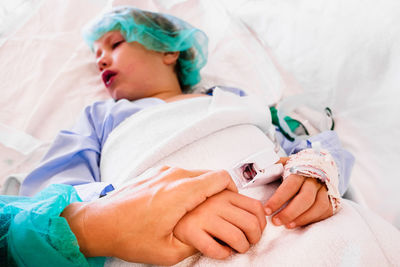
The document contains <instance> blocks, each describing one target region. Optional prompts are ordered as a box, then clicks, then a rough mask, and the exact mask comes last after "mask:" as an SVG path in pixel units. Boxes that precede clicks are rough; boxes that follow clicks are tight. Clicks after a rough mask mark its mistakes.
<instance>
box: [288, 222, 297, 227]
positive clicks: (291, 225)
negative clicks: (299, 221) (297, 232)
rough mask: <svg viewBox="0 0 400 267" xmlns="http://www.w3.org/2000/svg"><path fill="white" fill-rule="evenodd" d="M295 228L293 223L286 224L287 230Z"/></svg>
mask: <svg viewBox="0 0 400 267" xmlns="http://www.w3.org/2000/svg"><path fill="white" fill-rule="evenodd" d="M295 227H296V223H295V222H291V223H289V224H288V228H295Z"/></svg>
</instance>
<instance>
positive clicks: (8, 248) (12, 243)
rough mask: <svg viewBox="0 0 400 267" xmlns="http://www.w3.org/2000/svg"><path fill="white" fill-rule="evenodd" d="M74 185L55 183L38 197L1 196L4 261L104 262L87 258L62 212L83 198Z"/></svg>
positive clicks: (60, 264) (0, 244)
mask: <svg viewBox="0 0 400 267" xmlns="http://www.w3.org/2000/svg"><path fill="white" fill-rule="evenodd" d="M80 201H81V199H80V198H79V196H78V194H77V192H76V191H75V189H74V188H73V187H72V186H69V185H58V184H54V185H51V186H49V187H47V188H46V189H44V190H43V191H41V192H39V193H38V194H37V195H36V196H34V197H19V196H0V261H1V262H7V266H32V267H34V266H38V267H39V266H41V267H42V266H57V267H64V266H65V267H67V266H103V265H104V262H105V258H92V259H86V258H85V256H84V255H83V254H82V253H81V252H80V251H79V246H78V242H77V240H76V238H75V235H74V234H73V233H72V231H71V230H70V228H69V226H68V223H67V221H66V220H65V218H63V217H60V216H59V215H60V214H61V212H62V211H63V210H64V208H65V207H66V206H68V205H69V204H70V203H73V202H80Z"/></svg>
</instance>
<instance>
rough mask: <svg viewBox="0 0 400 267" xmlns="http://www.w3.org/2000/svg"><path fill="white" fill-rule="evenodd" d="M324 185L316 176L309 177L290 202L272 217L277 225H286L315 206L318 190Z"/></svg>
mask: <svg viewBox="0 0 400 267" xmlns="http://www.w3.org/2000/svg"><path fill="white" fill-rule="evenodd" d="M321 187H322V185H321V184H320V183H319V182H318V181H317V180H316V179H314V178H307V179H306V180H305V182H304V183H303V185H302V187H301V189H300V192H299V193H298V194H297V196H296V197H295V198H294V199H293V200H292V201H290V203H289V204H288V205H287V206H286V207H285V208H284V209H283V210H282V211H280V212H279V213H278V214H277V215H275V216H274V217H273V219H272V222H273V223H274V224H275V225H285V224H288V223H290V222H292V221H293V220H294V219H295V218H297V217H298V216H300V215H301V214H303V213H304V212H305V211H307V210H308V209H309V208H310V207H312V206H313V204H314V202H315V199H316V196H317V193H318V190H319V189H320V188H321Z"/></svg>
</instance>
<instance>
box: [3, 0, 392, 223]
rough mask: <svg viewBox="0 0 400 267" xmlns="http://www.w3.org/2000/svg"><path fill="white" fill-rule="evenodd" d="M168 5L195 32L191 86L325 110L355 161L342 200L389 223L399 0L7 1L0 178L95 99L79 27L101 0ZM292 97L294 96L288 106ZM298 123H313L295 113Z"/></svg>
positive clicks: (105, 4)
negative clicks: (200, 45) (200, 42)
mask: <svg viewBox="0 0 400 267" xmlns="http://www.w3.org/2000/svg"><path fill="white" fill-rule="evenodd" d="M124 4H132V5H135V6H137V7H139V8H143V9H149V10H153V11H161V12H167V13H170V14H173V15H176V16H178V17H181V18H183V19H184V20H187V21H189V22H190V23H191V24H193V25H195V26H197V27H199V28H201V29H202V30H204V31H205V32H206V33H207V35H208V36H209V38H210V43H209V60H208V63H207V65H206V67H205V68H204V70H203V71H202V77H203V81H202V82H201V83H200V84H199V85H198V86H197V89H198V90H201V89H202V88H207V87H210V86H213V85H229V86H234V87H239V88H242V89H244V90H246V91H247V92H248V93H249V94H255V95H258V96H260V97H262V98H264V99H266V100H267V101H268V102H269V104H270V105H273V104H277V105H278V108H279V107H280V108H281V110H282V112H284V113H285V112H286V113H285V115H293V114H294V115H299V113H296V109H295V108H299V107H300V106H307V107H312V108H313V110H314V111H315V110H316V111H317V112H320V113H321V112H322V110H324V108H326V107H329V108H330V110H331V111H332V117H333V119H334V122H335V130H336V131H337V133H338V134H339V137H340V139H341V141H342V144H343V146H344V147H345V148H346V149H348V150H349V151H350V152H352V153H353V155H354V156H355V158H356V163H355V166H354V168H353V172H352V177H351V183H350V189H349V190H348V192H347V193H346V197H347V198H349V199H352V200H353V201H355V202H357V203H358V204H359V205H361V206H364V207H366V208H368V209H370V210H371V212H373V213H376V214H378V215H379V216H381V217H382V218H384V219H385V220H386V221H388V222H389V223H391V224H392V225H394V226H396V227H397V228H400V196H399V194H398V191H399V190H400V175H399V171H398V169H397V166H398V162H400V156H399V153H398V151H400V142H399V141H398V138H400V118H399V116H400V105H399V104H398V103H397V102H398V99H399V96H400V93H399V90H398V89H399V84H400V75H399V72H400V16H399V14H400V2H398V1H396V0H383V1H379V2H377V1H372V0H365V1H361V0H346V1H345V0H338V1H330V2H326V1H317V0H299V1H289V0H280V1H278V0H266V1H256V0H253V1H245V0H237V1H228V0H220V1H207V0H169V1H167V0H165V1H163V0H146V1H143V0H142V1H139V0H70V1H62V0H8V1H5V2H3V3H2V4H1V5H2V6H0V58H1V65H0V73H1V77H2V80H1V92H2V97H1V99H0V101H1V109H0V157H1V160H0V166H1V167H0V184H1V185H2V187H1V192H2V193H3V194H16V193H18V185H19V183H20V182H21V181H22V180H23V179H24V177H25V175H26V173H27V172H29V171H30V170H31V169H32V168H33V167H34V166H35V165H36V164H37V163H38V161H39V160H40V158H41V157H42V156H43V155H44V153H45V152H46V150H47V149H48V147H49V145H50V143H51V141H52V139H53V138H54V136H55V134H56V133H57V131H58V130H60V129H65V128H69V127H70V126H71V125H72V124H73V123H74V120H75V119H76V118H77V116H78V114H79V113H80V111H81V110H82V109H83V108H84V107H85V106H86V105H88V104H90V103H92V102H94V101H96V100H102V99H106V98H107V97H108V96H107V95H106V92H105V90H103V86H102V83H101V80H100V79H99V75H98V72H97V69H96V66H95V64H94V56H93V55H92V54H91V52H90V50H89V48H88V47H87V46H86V44H84V42H83V40H82V38H81V34H80V30H81V27H82V26H83V25H84V24H85V23H86V22H87V21H88V20H90V19H91V18H93V17H94V16H95V15H97V14H98V13H99V12H102V11H104V10H107V9H109V8H110V7H112V6H116V5H124ZM294 100H296V101H294ZM299 116H300V117H301V120H302V122H304V123H310V124H314V126H315V125H316V126H315V127H314V128H316V130H317V131H318V128H321V127H322V128H323V126H320V125H319V123H320V120H317V121H316V122H315V121H313V118H315V117H314V116H310V115H309V114H307V112H306V113H303V114H300V115H299Z"/></svg>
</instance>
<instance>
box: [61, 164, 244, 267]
mask: <svg viewBox="0 0 400 267" xmlns="http://www.w3.org/2000/svg"><path fill="white" fill-rule="evenodd" d="M225 189H228V190H231V191H233V192H237V188H236V186H235V184H234V183H233V181H232V179H231V178H230V176H229V174H228V173H227V172H226V171H188V170H183V169H178V168H169V167H162V168H159V169H157V170H154V169H153V170H151V171H150V172H147V173H145V174H144V175H143V176H141V177H138V178H137V179H136V178H135V183H134V184H132V185H129V186H126V187H125V188H122V189H121V190H118V191H117V192H115V193H113V194H111V195H109V196H106V197H104V198H100V199H97V200H96V201H93V202H90V203H87V204H83V203H73V204H71V205H69V206H68V207H67V208H66V209H65V210H64V212H63V213H62V216H64V217H65V218H66V219H67V221H68V223H69V225H70V227H71V230H72V231H73V232H74V233H75V235H76V237H77V239H78V243H79V246H80V248H81V251H82V252H83V253H84V254H85V256H87V257H95V256H113V257H118V258H120V259H123V260H126V261H131V262H143V263H151V264H160V265H171V264H175V263H177V262H179V261H181V260H183V259H184V258H186V257H188V256H190V255H192V254H194V253H195V252H196V250H195V249H194V248H193V247H191V246H188V245H186V244H184V243H182V242H181V241H180V240H178V239H177V238H176V237H175V236H174V234H173V230H174V227H175V226H176V224H177V223H178V222H179V220H180V219H181V218H182V217H183V216H184V215H185V214H186V213H187V212H189V211H191V210H193V209H194V208H195V207H197V206H198V205H199V204H201V203H202V202H204V201H205V200H206V199H207V198H208V197H210V196H212V195H214V194H217V193H219V192H221V191H224V190H225Z"/></svg>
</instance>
